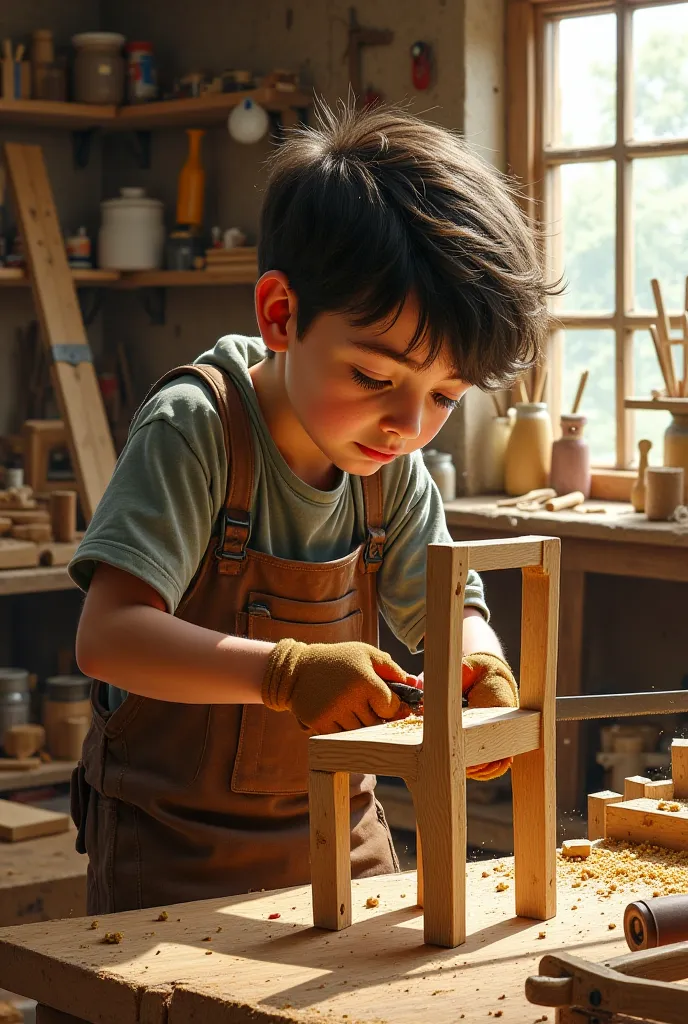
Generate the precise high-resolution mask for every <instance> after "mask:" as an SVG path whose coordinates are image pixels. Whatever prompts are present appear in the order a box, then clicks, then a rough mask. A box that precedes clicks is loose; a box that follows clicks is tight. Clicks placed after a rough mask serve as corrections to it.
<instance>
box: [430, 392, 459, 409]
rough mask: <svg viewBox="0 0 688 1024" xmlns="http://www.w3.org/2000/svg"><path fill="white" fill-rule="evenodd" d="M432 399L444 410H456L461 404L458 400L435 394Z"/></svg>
mask: <svg viewBox="0 0 688 1024" xmlns="http://www.w3.org/2000/svg"><path fill="white" fill-rule="evenodd" d="M432 397H433V398H434V399H435V402H436V403H437V405H439V406H441V407H442V408H443V409H449V410H452V409H456V407H457V405H458V404H459V403H458V401H457V399H456V398H447V396H446V395H438V394H434V395H433V396H432Z"/></svg>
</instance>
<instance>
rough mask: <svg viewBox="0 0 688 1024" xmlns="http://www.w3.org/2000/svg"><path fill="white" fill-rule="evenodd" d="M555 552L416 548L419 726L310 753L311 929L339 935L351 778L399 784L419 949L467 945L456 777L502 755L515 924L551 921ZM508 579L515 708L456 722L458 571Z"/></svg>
mask: <svg viewBox="0 0 688 1024" xmlns="http://www.w3.org/2000/svg"><path fill="white" fill-rule="evenodd" d="M559 548H560V544H559V540H558V539H551V538H545V537H519V538H515V539H512V540H511V539H510V540H497V541H474V542H470V543H463V544H436V545H430V547H429V548H428V564H427V614H426V635H425V699H424V717H423V724H422V725H417V726H413V725H410V724H408V723H406V724H405V723H385V724H384V725H377V726H372V727H370V728H367V729H359V730H356V731H352V732H344V733H336V734H333V735H328V736H314V737H312V738H311V740H310V741H309V746H310V750H309V767H310V786H309V789H310V832H311V878H312V886H313V920H314V924H315V925H316V927H320V928H327V929H330V930H332V931H338V930H340V929H342V928H347V927H348V926H349V925H350V924H351V862H350V849H349V846H350V842H349V835H350V822H349V773H350V772H372V773H374V774H378V775H392V776H397V777H400V778H402V779H404V781H405V782H406V784H407V786H408V787H409V789H410V791H411V794H412V796H413V803H414V807H415V812H416V822H417V834H418V905H419V906H422V907H424V909H425V921H424V930H425V941H426V942H428V943H433V944H434V945H438V946H449V947H453V946H458V945H460V944H461V943H462V942H465V939H466V840H467V836H466V768H467V767H468V766H470V765H476V764H482V763H484V762H487V761H494V760H497V759H499V758H503V757H508V756H513V757H514V762H513V765H512V769H511V773H512V791H513V811H514V860H515V872H514V873H515V897H516V914H517V915H518V916H521V917H531V918H536V919H538V920H547V919H549V918H551V917H554V915H555V913H556V776H555V746H556V742H555V691H556V668H557V635H558V614H559ZM510 568H520V569H521V570H522V574H523V606H522V614H521V670H520V699H521V707H520V708H517V709H515V708H479V709H477V708H476V709H472V710H467V711H465V712H462V709H461V696H462V695H461V662H462V653H461V652H462V633H463V605H464V593H465V588H466V579H467V576H468V570H469V569H476V570H478V571H479V572H484V571H486V570H490V569H510ZM421 841H422V862H421V856H420V854H421ZM423 881H424V882H425V884H423Z"/></svg>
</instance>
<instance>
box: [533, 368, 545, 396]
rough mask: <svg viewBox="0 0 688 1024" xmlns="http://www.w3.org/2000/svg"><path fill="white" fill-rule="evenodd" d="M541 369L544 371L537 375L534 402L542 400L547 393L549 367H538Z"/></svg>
mask: <svg viewBox="0 0 688 1024" xmlns="http://www.w3.org/2000/svg"><path fill="white" fill-rule="evenodd" d="M540 369H542V372H541V373H538V374H537V375H536V377H535V384H534V387H533V401H534V402H541V401H542V399H543V396H544V394H545V384H546V383H547V369H546V367H542V368H540V367H538V370H540Z"/></svg>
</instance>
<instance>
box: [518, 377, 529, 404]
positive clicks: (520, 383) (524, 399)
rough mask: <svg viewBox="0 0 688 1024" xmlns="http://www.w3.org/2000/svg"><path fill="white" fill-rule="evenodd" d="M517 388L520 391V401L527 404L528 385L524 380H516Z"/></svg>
mask: <svg viewBox="0 0 688 1024" xmlns="http://www.w3.org/2000/svg"><path fill="white" fill-rule="evenodd" d="M516 390H517V391H518V400H519V402H522V403H523V404H524V405H526V404H527V403H528V392H527V391H526V386H525V384H524V382H523V380H517V381H516Z"/></svg>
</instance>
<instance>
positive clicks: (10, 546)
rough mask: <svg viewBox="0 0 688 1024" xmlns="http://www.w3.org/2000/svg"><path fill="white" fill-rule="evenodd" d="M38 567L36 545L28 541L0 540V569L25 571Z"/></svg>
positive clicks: (11, 538) (8, 538)
mask: <svg viewBox="0 0 688 1024" xmlns="http://www.w3.org/2000/svg"><path fill="white" fill-rule="evenodd" d="M35 565H38V545H37V544H34V543H33V541H30V540H15V538H14V537H2V538H0V569H25V568H31V567H33V566H35Z"/></svg>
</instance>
